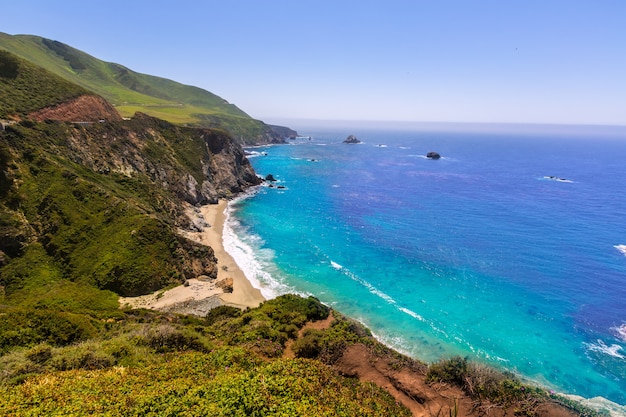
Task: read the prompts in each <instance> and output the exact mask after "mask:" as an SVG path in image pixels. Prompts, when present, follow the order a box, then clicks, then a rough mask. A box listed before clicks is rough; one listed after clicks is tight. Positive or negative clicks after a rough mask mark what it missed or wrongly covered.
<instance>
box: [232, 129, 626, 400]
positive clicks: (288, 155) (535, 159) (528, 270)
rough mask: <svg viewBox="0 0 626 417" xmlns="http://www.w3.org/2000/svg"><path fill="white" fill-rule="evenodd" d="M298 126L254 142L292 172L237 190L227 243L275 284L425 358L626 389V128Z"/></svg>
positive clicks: (586, 387)
mask: <svg viewBox="0 0 626 417" xmlns="http://www.w3.org/2000/svg"><path fill="white" fill-rule="evenodd" d="M299 133H300V134H302V135H306V136H307V137H304V138H302V137H301V138H298V139H296V140H291V141H290V143H289V144H288V145H278V146H268V147H262V148H254V149H249V152H250V153H251V157H250V160H251V162H252V164H253V166H254V168H255V170H256V171H257V173H258V174H259V175H260V176H263V177H264V176H266V175H267V174H272V175H273V176H274V177H276V178H277V179H278V181H277V182H276V183H275V184H274V187H272V188H270V187H268V186H262V187H259V188H257V189H256V190H255V191H254V192H252V193H251V194H249V195H248V196H246V197H244V198H239V199H238V200H236V201H234V202H232V203H231V205H230V218H229V222H228V224H229V227H228V228H227V234H228V236H227V237H226V240H225V243H226V247H227V250H229V251H230V252H231V254H233V255H234V257H235V258H236V260H237V262H238V263H239V264H240V266H242V269H244V271H245V272H246V275H248V277H249V278H250V279H251V280H252V281H253V283H254V284H255V285H257V286H259V287H260V288H261V289H262V292H263V294H264V295H265V296H266V297H267V298H271V297H273V296H275V295H278V294H282V293H286V292H296V293H300V294H310V295H314V296H315V297H317V298H319V299H320V300H321V301H322V302H324V303H326V304H328V305H331V306H333V307H334V308H336V309H337V310H339V311H341V312H342V313H344V314H345V315H348V316H350V317H353V318H356V319H358V320H359V321H361V322H362V323H364V324H365V325H366V326H368V327H369V328H370V329H371V330H372V332H373V333H374V335H375V336H376V337H377V338H378V339H379V340H381V341H383V342H385V343H386V344H388V345H390V346H392V347H394V348H396V349H398V350H400V351H402V352H404V353H407V354H409V355H411V356H413V357H416V358H419V359H422V360H424V361H435V360H437V359H439V358H443V357H450V356H452V355H461V356H468V357H469V358H471V359H473V360H477V361H483V362H487V363H490V364H492V365H495V366H497V367H501V368H503V369H507V370H511V371H514V372H516V373H518V374H519V375H521V376H523V377H525V378H528V379H529V380H532V381H536V382H538V383H540V384H542V385H543V386H545V387H547V388H548V389H553V390H555V391H558V392H561V393H566V394H575V395H579V396H582V397H585V398H593V397H603V398H606V399H609V400H610V401H613V402H615V403H618V404H621V405H624V404H626V246H623V245H626V129H621V130H620V129H618V128H616V129H615V131H613V130H611V129H609V128H604V129H600V128H598V129H597V131H596V129H594V128H593V127H586V128H576V127H575V126H573V127H569V128H568V127H561V128H549V127H545V128H542V127H540V126H539V127H519V128H516V127H515V126H513V127H511V128H509V129H508V131H505V130H504V129H500V128H497V127H494V128H489V127H488V126H487V127H485V126H483V128H478V129H470V128H467V129H464V128H462V127H459V126H456V127H451V128H449V129H447V128H446V127H445V126H443V127H442V126H440V127H438V128H433V127H432V126H431V127H429V126H424V127H422V128H419V127H415V128H412V129H408V128H407V129H404V130H400V129H396V130H394V129H389V128H378V129H376V128H360V127H359V125H358V123H355V124H354V125H353V126H350V127H349V128H348V127H341V128H340V127H331V128H326V129H325V128H323V127H314V128H308V129H307V130H305V129H300V132H299ZM349 134H354V135H356V136H357V137H358V138H359V139H360V140H361V141H362V142H363V143H362V144H358V145H347V144H344V143H342V141H343V140H344V139H345V138H346V137H347V136H348V135H349ZM309 135H310V138H309V137H308V136H309ZM428 151H437V152H438V153H440V154H441V155H442V158H441V159H439V160H430V159H427V158H426V157H425V155H426V153H427V152H428ZM283 187H284V188H283ZM624 410H626V408H625V409H624Z"/></svg>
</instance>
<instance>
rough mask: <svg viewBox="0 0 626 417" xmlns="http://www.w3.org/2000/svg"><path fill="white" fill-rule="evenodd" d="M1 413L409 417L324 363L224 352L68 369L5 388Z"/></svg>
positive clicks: (374, 391)
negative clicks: (144, 363)
mask: <svg viewBox="0 0 626 417" xmlns="http://www.w3.org/2000/svg"><path fill="white" fill-rule="evenodd" d="M0 398H1V400H0V414H4V415H11V414H14V415H23V416H34V415H51V414H56V415H60V414H63V415H91V414H100V415H112V416H121V415H124V416H157V415H158V416H161V415H180V414H184V415H189V416H205V415H211V416H310V415H320V416H357V415H358V416H391V415H393V416H410V412H409V411H408V410H407V409H405V408H404V407H402V406H400V405H398V404H396V402H395V401H394V400H393V398H391V396H390V395H389V394H388V393H386V392H384V391H383V390H381V389H380V388H378V387H376V386H372V385H371V384H363V383H359V382H358V381H355V380H351V379H345V378H342V377H340V376H338V375H337V374H335V373H334V372H333V371H331V370H330V369H329V368H327V367H325V366H323V365H321V364H320V363H319V362H315V361H308V360H277V361H273V362H269V363H264V362H258V361H251V360H250V356H249V355H247V354H246V353H245V352H243V351H241V350H239V349H236V348H228V349H220V350H217V351H214V352H213V353H210V354H206V355H200V354H187V355H182V356H180V355H179V356H176V357H172V358H170V359H168V360H167V361H166V362H164V363H160V364H158V365H154V366H147V367H145V368H140V369H129V368H112V369H108V370H101V371H68V372H63V373H56V374H52V375H46V376H44V377H41V378H32V379H29V380H27V381H26V382H25V383H24V384H22V385H19V386H13V387H11V386H0Z"/></svg>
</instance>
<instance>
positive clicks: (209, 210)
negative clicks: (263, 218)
mask: <svg viewBox="0 0 626 417" xmlns="http://www.w3.org/2000/svg"><path fill="white" fill-rule="evenodd" d="M227 208H228V201H227V200H220V201H219V202H218V204H212V205H206V206H202V207H201V208H200V213H201V214H202V215H203V217H204V218H205V220H206V221H207V222H208V223H209V225H211V226H210V227H207V228H206V229H205V231H204V232H201V233H200V234H202V235H203V237H205V238H206V243H207V244H208V246H210V247H211V248H213V252H214V253H215V257H216V258H217V268H218V269H217V280H216V281H218V282H219V281H221V280H222V279H228V278H232V279H233V292H232V293H226V292H225V293H223V294H221V295H220V299H221V300H222V301H223V302H224V304H226V305H231V306H234V307H240V308H247V307H258V306H259V304H261V303H262V302H263V301H265V298H264V297H263V295H262V294H261V290H259V289H258V288H255V287H254V286H253V285H252V283H251V282H250V280H249V279H248V277H246V275H245V274H244V273H243V271H242V270H241V268H239V265H237V262H235V259H234V258H233V257H232V256H231V255H230V254H229V253H228V252H227V251H226V249H224V223H225V222H226V213H225V211H226V209H227ZM200 243H204V242H200Z"/></svg>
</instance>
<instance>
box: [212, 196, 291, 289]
mask: <svg viewBox="0 0 626 417" xmlns="http://www.w3.org/2000/svg"><path fill="white" fill-rule="evenodd" d="M247 197H249V195H247V196H242V197H239V198H237V199H235V200H233V201H231V202H230V203H229V204H228V207H227V209H226V212H225V214H226V219H225V221H224V230H223V233H222V240H223V245H224V250H225V251H226V252H228V254H229V255H230V256H232V257H233V259H234V260H235V262H236V263H237V266H238V267H239V268H240V269H241V271H242V272H243V273H244V275H245V276H246V278H247V279H248V281H250V283H251V284H252V286H253V287H255V288H258V289H259V290H260V291H261V294H262V295H263V297H265V298H266V299H271V298H275V297H277V296H278V295H280V294H286V293H289V292H293V289H292V288H289V287H288V286H287V285H285V284H284V283H282V282H281V281H280V280H279V279H278V274H273V273H271V272H270V269H271V268H269V267H268V266H269V265H272V264H273V259H274V256H275V254H274V251H272V250H270V249H262V245H263V239H262V238H261V237H260V236H257V235H251V234H250V235H248V236H247V240H248V242H249V243H248V242H246V241H244V240H243V239H241V238H240V237H239V236H238V235H237V233H236V232H235V229H237V228H240V227H241V225H240V223H239V222H238V221H237V220H236V219H235V218H234V217H233V216H232V215H231V214H232V211H233V207H232V206H233V205H234V204H236V203H237V202H239V201H240V200H242V199H245V198H247Z"/></svg>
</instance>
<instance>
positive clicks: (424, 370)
mask: <svg viewBox="0 0 626 417" xmlns="http://www.w3.org/2000/svg"><path fill="white" fill-rule="evenodd" d="M57 47H58V45H57ZM7 56H8V55H6V54H5V55H3V54H0V60H1V59H3V57H4V58H6V57H7ZM4 62H8V63H9V65H5V66H1V65H0V78H2V79H0V87H1V88H2V91H0V92H2V94H1V95H0V99H1V100H2V101H0V104H1V105H2V107H0V118H3V119H5V120H7V121H10V122H11V123H7V124H6V126H4V124H3V126H4V129H3V130H2V131H0V414H2V415H54V414H63V415H68V414H71V415H92V414H110V415H149V414H155V415H162V414H167V413H170V414H183V413H190V412H193V413H194V415H224V416H226V415H259V416H270V415H277V414H280V415H302V416H304V415H316V414H319V415H360V416H392V415H393V416H409V415H440V414H441V413H443V414H449V415H458V416H481V415H485V413H487V412H490V411H491V410H495V412H496V413H497V414H495V415H512V414H515V415H527V416H538V415H540V416H546V415H552V416H571V415H574V414H573V413H571V412H570V411H569V410H568V409H567V408H564V407H562V406H560V405H557V403H555V402H554V403H553V402H552V399H551V398H548V396H547V394H546V393H545V392H544V391H542V390H540V389H535V388H532V389H531V388H530V387H526V386H523V385H521V383H519V382H518V381H515V380H511V379H506V380H505V379H498V378H499V377H498V378H495V377H494V374H492V373H488V374H486V375H487V376H489V377H490V378H491V379H486V378H484V376H485V374H471V373H468V368H470V366H469V365H468V364H467V363H466V361H464V360H462V359H458V360H453V361H450V362H442V363H440V364H435V365H434V366H431V367H430V368H428V367H427V365H425V364H422V363H420V362H418V361H415V360H413V359H410V358H408V357H406V356H403V355H400V354H399V353H397V352H394V351H392V350H391V349H389V348H387V347H385V346H384V345H382V344H381V343H379V342H377V341H376V340H375V339H374V338H373V337H372V336H371V334H370V333H369V331H368V330H367V329H365V328H364V327H363V326H361V325H360V324H359V323H357V322H355V321H353V320H350V319H347V318H345V317H342V316H341V315H340V314H339V313H338V312H332V311H331V310H330V309H329V308H328V307H327V306H324V305H322V304H321V303H320V302H319V301H318V300H316V299H314V298H312V297H309V298H301V297H298V296H294V295H284V296H281V297H277V298H276V299H274V300H269V301H267V302H265V303H263V304H262V305H261V306H260V307H258V308H254V309H247V310H244V311H242V310H241V309H238V308H233V307H229V306H219V307H216V308H214V309H212V310H210V311H208V312H207V313H206V314H205V315H204V316H203V317H199V316H191V315H183V314H176V313H173V312H164V311H149V310H145V309H130V308H120V305H119V301H118V300H119V296H120V295H125V296H136V295H140V294H146V293H151V292H154V291H159V290H160V291H159V292H156V293H155V298H157V299H158V298H159V296H162V295H163V292H164V291H165V289H167V288H171V287H174V286H180V284H183V286H184V285H189V281H190V280H191V279H194V278H197V279H195V280H194V281H200V280H214V279H215V277H216V276H217V273H218V271H217V269H218V268H217V259H216V257H215V253H214V251H213V249H212V248H211V247H209V246H206V245H203V244H199V243H197V242H195V241H193V240H191V239H189V238H187V237H186V236H187V235H188V233H186V232H190V231H197V230H198V229H199V228H202V227H210V225H204V224H197V222H196V220H197V219H194V218H192V217H190V216H189V214H188V212H189V208H190V207H191V208H192V211H193V209H194V208H193V207H192V206H197V205H203V204H208V203H213V202H216V201H217V200H218V199H223V198H225V199H227V198H230V197H232V196H234V195H236V194H237V193H239V192H241V191H243V190H245V189H246V188H248V187H250V186H253V185H256V184H258V183H259V182H260V181H261V180H260V179H259V178H258V177H257V176H256V174H255V173H254V170H253V169H252V166H251V165H250V163H249V161H248V160H247V159H246V157H245V154H244V152H243V149H242V147H241V146H240V144H239V143H238V142H237V140H235V139H234V138H233V137H232V136H231V135H230V134H228V133H226V132H225V131H223V130H218V129H207V128H192V127H183V126H179V125H174V124H172V123H169V122H166V121H163V120H160V119H158V118H155V117H151V116H148V115H146V114H144V113H136V114H135V115H134V116H133V117H132V118H131V119H130V120H120V119H119V118H118V117H116V115H115V109H113V108H111V107H109V106H107V105H106V103H105V102H103V100H102V99H100V98H98V96H94V95H93V94H92V93H89V92H86V91H85V90H84V89H82V88H79V87H76V86H72V85H69V84H67V83H66V82H65V81H63V80H61V79H59V77H55V76H52V75H50V74H49V73H47V72H46V71H45V70H41V69H38V68H35V67H34V66H32V65H31V64H29V63H26V62H24V61H21V60H19V59H15V58H14V57H10V56H9V57H8V58H7V59H6V60H5V61H4ZM73 62H74V61H73ZM7 69H8V71H5V70H7ZM38 86H41V88H42V90H43V89H46V90H45V91H46V94H45V95H44V96H42V95H39V94H38V91H41V90H38ZM23 87H25V88H26V90H24V91H26V93H24V94H21V93H20V92H19V90H20V89H23ZM5 94H6V95H5ZM196 209H197V207H196ZM220 269H221V268H220ZM503 381H504V382H506V384H505V383H504V382H503ZM487 383H489V384H491V385H490V386H487ZM455 384H456V385H460V387H459V386H454V385H455ZM463 384H465V385H463ZM472 390H473V391H472ZM555 401H561V400H560V399H558V400H555ZM546 404H547V406H546ZM546 410H547V411H546ZM585 415H590V414H585Z"/></svg>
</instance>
